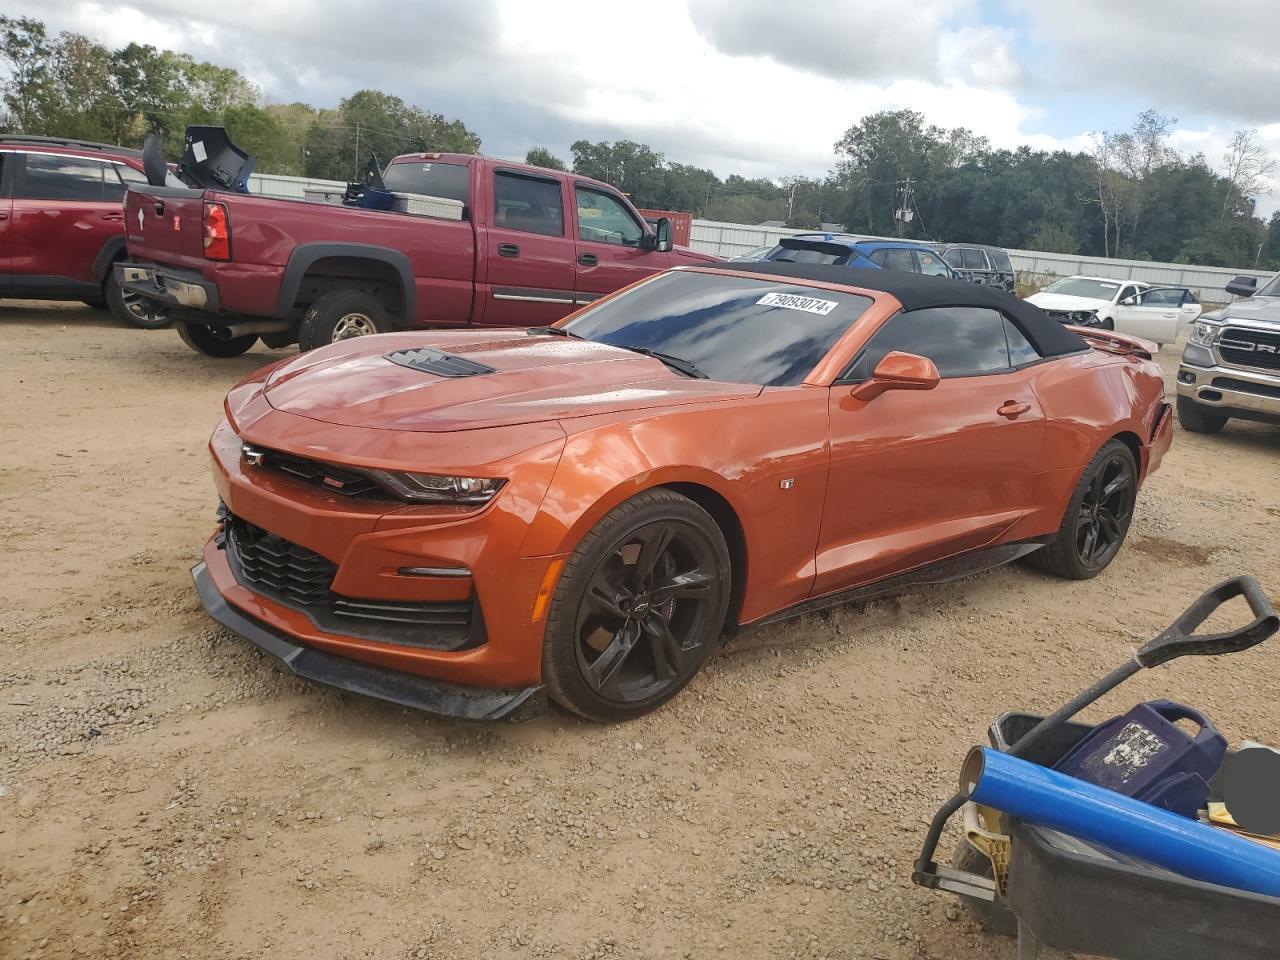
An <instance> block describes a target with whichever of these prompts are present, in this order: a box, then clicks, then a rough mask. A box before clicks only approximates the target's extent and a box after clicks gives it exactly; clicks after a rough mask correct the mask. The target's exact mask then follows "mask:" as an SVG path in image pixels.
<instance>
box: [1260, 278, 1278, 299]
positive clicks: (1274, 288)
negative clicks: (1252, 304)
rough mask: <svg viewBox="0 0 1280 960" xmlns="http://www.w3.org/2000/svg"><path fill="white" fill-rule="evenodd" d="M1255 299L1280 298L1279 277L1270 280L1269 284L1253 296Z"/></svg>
mask: <svg viewBox="0 0 1280 960" xmlns="http://www.w3.org/2000/svg"><path fill="white" fill-rule="evenodd" d="M1254 296H1255V297H1280V276H1275V277H1272V278H1271V282H1270V283H1268V284H1267V285H1266V286H1264V287H1263V288H1262V289H1261V290H1259V291H1258V292H1257V293H1255V294H1254Z"/></svg>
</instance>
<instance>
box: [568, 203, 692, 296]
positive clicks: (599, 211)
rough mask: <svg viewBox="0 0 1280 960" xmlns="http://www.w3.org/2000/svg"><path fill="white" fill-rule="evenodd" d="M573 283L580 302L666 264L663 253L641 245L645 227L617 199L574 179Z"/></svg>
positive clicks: (665, 255) (667, 259)
mask: <svg viewBox="0 0 1280 960" xmlns="http://www.w3.org/2000/svg"><path fill="white" fill-rule="evenodd" d="M573 192H574V206H575V213H576V215H577V219H578V235H577V236H578V241H577V281H576V284H575V286H574V289H575V291H576V292H577V297H578V300H579V302H581V303H589V302H590V301H592V300H594V299H596V298H597V297H601V296H603V295H604V294H606V293H613V291H615V290H617V289H618V288H619V287H625V286H626V285H627V284H629V283H634V282H635V281H637V280H641V279H643V278H644V277H647V276H648V275H649V274H651V273H656V272H657V271H659V270H665V269H666V268H667V267H668V266H670V265H671V257H670V255H669V254H666V253H662V252H659V251H657V250H649V249H646V248H645V239H644V237H645V229H644V226H643V225H642V223H641V221H640V218H639V217H638V216H637V215H636V214H634V213H633V212H632V210H631V208H630V207H628V206H627V204H626V203H625V202H624V201H623V199H622V197H620V196H618V195H617V194H615V193H612V192H610V191H607V190H604V189H600V188H597V187H593V186H589V185H587V184H584V183H575V184H574V187H573Z"/></svg>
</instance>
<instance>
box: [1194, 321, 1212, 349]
mask: <svg viewBox="0 0 1280 960" xmlns="http://www.w3.org/2000/svg"><path fill="white" fill-rule="evenodd" d="M1216 339H1218V326H1217V324H1213V323H1205V322H1204V321H1203V320H1197V321H1196V322H1195V323H1193V324H1192V325H1191V342H1192V343H1200V344H1203V345H1204V346H1206V347H1207V346H1209V345H1211V344H1212V343H1213V341H1214V340H1216Z"/></svg>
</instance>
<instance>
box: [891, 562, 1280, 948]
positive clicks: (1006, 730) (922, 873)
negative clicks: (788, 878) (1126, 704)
mask: <svg viewBox="0 0 1280 960" xmlns="http://www.w3.org/2000/svg"><path fill="white" fill-rule="evenodd" d="M1237 597H1243V598H1244V599H1245V600H1246V602H1247V603H1248V605H1249V607H1250V610H1251V611H1252V614H1253V617H1254V619H1253V621H1252V622H1250V623H1249V624H1247V625H1245V626H1243V627H1240V628H1238V629H1235V630H1230V631H1226V632H1223V633H1210V634H1197V633H1196V632H1195V631H1196V630H1197V629H1198V628H1199V627H1200V626H1201V625H1202V624H1203V623H1204V622H1205V621H1206V620H1207V619H1208V618H1209V617H1210V616H1211V615H1212V614H1213V613H1214V611H1216V610H1217V609H1218V608H1219V607H1221V606H1222V605H1223V604H1225V603H1227V602H1229V601H1231V600H1233V599H1235V598H1237ZM1278 628H1280V618H1277V616H1276V613H1275V611H1274V610H1273V609H1272V607H1271V604H1270V602H1269V601H1268V600H1267V597H1266V596H1265V595H1264V594H1263V592H1262V588H1261V587H1260V586H1259V584H1258V582H1257V581H1256V580H1255V579H1254V578H1252V577H1237V578H1235V579H1232V580H1228V581H1226V582H1224V583H1221V584H1219V585H1218V586H1216V587H1214V588H1212V589H1211V590H1208V591H1206V592H1205V593H1204V594H1203V595H1202V596H1201V597H1200V598H1199V599H1198V600H1196V601H1195V603H1193V604H1192V605H1191V606H1190V607H1189V608H1187V610H1186V611H1185V612H1184V613H1183V614H1182V615H1181V616H1180V617H1178V619H1177V620H1175V621H1174V622H1173V624H1171V625H1170V626H1169V627H1168V629H1166V630H1164V631H1163V632H1162V633H1160V634H1159V635H1158V636H1156V637H1154V638H1153V639H1151V640H1150V641H1148V642H1147V643H1146V644H1145V645H1144V646H1143V647H1142V648H1141V649H1139V650H1138V651H1137V653H1136V654H1135V655H1134V656H1133V658H1132V659H1131V660H1129V661H1127V662H1126V663H1124V664H1122V665H1121V666H1119V667H1117V668H1116V669H1115V670H1113V671H1111V673H1109V674H1107V676H1105V677H1104V678H1103V679H1101V680H1099V681H1098V682H1097V683H1095V684H1094V685H1093V686H1091V687H1090V688H1089V689H1087V690H1085V691H1084V692H1083V693H1081V694H1080V695H1079V696H1077V697H1075V698H1074V699H1073V700H1071V701H1070V702H1069V703H1067V704H1065V705H1064V706H1063V707H1061V708H1060V709H1059V710H1057V711H1056V712H1054V713H1052V714H1050V715H1049V716H1047V717H1045V716H1039V715H1034V714H1027V713H1006V714H1004V715H1003V716H1001V717H1000V718H999V719H997V720H996V722H995V723H994V724H992V725H991V727H990V729H989V731H988V738H989V740H990V742H991V746H992V747H993V748H994V749H995V750H998V751H1001V752H1003V753H1006V754H1008V755H1009V756H1012V757H1017V758H1020V759H1022V760H1026V761H1030V762H1031V763H1035V764H1039V765H1040V766H1043V767H1052V766H1053V765H1054V764H1055V763H1056V762H1057V761H1058V760H1059V759H1061V758H1062V757H1064V756H1065V755H1066V754H1067V753H1068V752H1069V751H1070V750H1071V749H1072V748H1073V747H1075V746H1076V744H1078V743H1080V741H1081V740H1083V739H1084V738H1085V737H1086V736H1088V735H1089V734H1090V733H1091V732H1092V731H1093V729H1094V728H1093V727H1091V726H1089V725H1086V724H1083V723H1078V722H1073V721H1072V719H1071V718H1072V717H1074V716H1075V715H1076V714H1077V713H1079V712H1080V711H1081V710H1082V709H1084V708H1085V707H1087V706H1088V705H1089V704H1091V703H1093V702H1094V701H1096V700H1098V699H1100V698H1101V697H1102V696H1103V695H1104V694H1106V693H1108V692H1109V691H1111V690H1113V689H1115V688H1116V687H1117V686H1119V685H1120V684H1121V683H1123V682H1124V681H1125V680H1127V679H1129V678H1130V677H1132V676H1133V675H1134V674H1136V673H1137V672H1138V671H1140V670H1144V669H1151V668H1154V667H1157V666H1159V665H1160V664H1163V663H1168V662H1169V661H1172V660H1176V659H1178V658H1179V657H1185V656H1217V655H1223V654H1230V653H1237V652H1239V651H1242V650H1246V649H1248V648H1250V647H1253V646H1255V645H1257V644H1259V643H1261V642H1262V641H1263V640H1265V639H1267V638H1268V637H1270V636H1271V635H1272V634H1274V633H1275V632H1276V630H1277V629H1278ZM961 811H963V816H964V820H965V839H964V840H962V841H961V844H960V847H959V849H958V850H957V852H956V855H955V857H954V858H953V861H952V864H951V866H941V865H939V864H938V863H936V862H935V854H936V852H937V847H938V842H939V840H940V839H941V836H942V831H943V829H944V827H945V826H946V824H947V821H948V820H949V819H950V818H951V817H952V816H953V815H954V814H956V813H957V812H961ZM912 880H913V881H914V882H915V883H916V884H918V885H920V886H924V887H929V888H933V889H941V890H947V891H950V892H952V893H955V894H957V895H959V896H960V897H961V898H963V899H964V900H965V902H966V904H967V905H968V906H969V907H970V909H971V910H972V912H973V913H974V914H975V915H976V916H977V917H978V919H979V921H980V922H981V923H982V925H983V926H984V927H985V928H986V929H987V930H989V931H991V932H995V933H1005V934H1010V935H1015V936H1016V937H1017V940H1018V948H1017V957H1018V960H1034V958H1036V957H1038V956H1039V950H1040V947H1041V945H1044V946H1049V947H1054V948H1057V949H1059V950H1066V951H1070V952H1075V953H1086V954H1094V955H1097V956H1103V957H1112V958H1116V960H1167V958H1169V957H1188V958H1192V957H1194V958H1197V960H1203V958H1218V957H1221V958H1224V960H1226V958H1230V960H1263V958H1270V960H1274V958H1276V957H1280V897H1275V896H1268V895H1264V894H1259V893H1253V892H1248V891H1244V890H1239V889H1235V888H1233V887H1227V886H1221V885H1218V884H1215V883H1208V882H1204V881H1202V880H1195V879H1190V878H1188V877H1186V876H1182V875H1180V874H1178V873H1174V872H1171V871H1169V870H1165V869H1162V868H1160V867H1156V866H1153V865H1152V864H1151V863H1150V862H1147V861H1145V860H1141V859H1137V858H1134V857H1127V856H1124V855H1121V854H1117V853H1115V852H1114V851H1113V850H1109V849H1107V848H1105V847H1101V846H1099V845H1096V844H1092V843H1089V842H1086V841H1082V840H1079V839H1077V838H1075V837H1072V836H1068V835H1066V834H1063V833H1060V832H1057V831H1054V830H1050V829H1048V828H1045V827H1041V826H1037V825H1035V824H1031V823H1027V822H1023V821H1021V820H1018V819H1017V818H1014V817H1009V816H1006V815H1003V814H1000V813H999V812H997V811H995V810H991V809H988V808H985V807H981V806H979V805H977V804H974V803H972V802H968V801H967V800H966V796H965V794H963V793H961V794H957V795H956V796H955V797H953V798H951V800H949V801H948V802H947V803H945V804H943V806H942V807H941V808H940V809H939V810H938V812H937V814H935V816H934V818H933V821H932V823H931V824H930V827H929V831H928V834H927V835H926V837H925V841H924V845H923V847H922V849H921V851H920V856H919V858H918V859H917V860H916V863H915V867H914V870H913V873H912Z"/></svg>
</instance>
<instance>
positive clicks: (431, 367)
mask: <svg viewBox="0 0 1280 960" xmlns="http://www.w3.org/2000/svg"><path fill="white" fill-rule="evenodd" d="M387 359H388V360H390V361H391V362H392V363H398V364H400V366H402V367H408V368H409V369H411V370H420V371H422V372H423V373H431V374H434V375H435V376H437V377H476V376H479V375H480V374H482V373H497V372H498V371H497V370H495V369H494V368H493V367H487V366H485V365H484V364H483V363H476V362H475V361H474V360H467V359H466V358H464V357H455V356H454V355H453V354H451V353H444V352H443V351H441V350H433V349H431V347H417V348H415V349H413V350H395V351H393V352H391V353H388V354H387Z"/></svg>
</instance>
